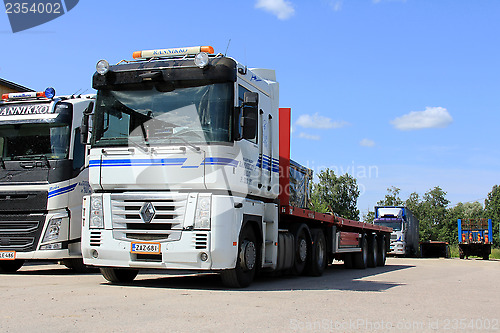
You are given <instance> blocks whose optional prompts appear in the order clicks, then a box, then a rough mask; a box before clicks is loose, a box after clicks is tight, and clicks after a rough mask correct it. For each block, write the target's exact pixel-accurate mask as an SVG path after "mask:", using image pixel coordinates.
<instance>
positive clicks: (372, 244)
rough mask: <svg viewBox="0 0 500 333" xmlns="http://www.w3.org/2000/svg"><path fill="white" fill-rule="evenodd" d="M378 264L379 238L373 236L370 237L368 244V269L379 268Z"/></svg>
mask: <svg viewBox="0 0 500 333" xmlns="http://www.w3.org/2000/svg"><path fill="white" fill-rule="evenodd" d="M377 262H378V244H377V236H375V235H373V236H371V237H370V241H369V242H368V267H371V268H373V267H377Z"/></svg>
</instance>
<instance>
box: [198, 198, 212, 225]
mask: <svg viewBox="0 0 500 333" xmlns="http://www.w3.org/2000/svg"><path fill="white" fill-rule="evenodd" d="M211 206H212V199H211V197H210V195H208V196H207V195H201V194H200V196H199V197H198V202H197V204H196V215H195V218H194V229H198V230H200V229H201V230H210V208H211Z"/></svg>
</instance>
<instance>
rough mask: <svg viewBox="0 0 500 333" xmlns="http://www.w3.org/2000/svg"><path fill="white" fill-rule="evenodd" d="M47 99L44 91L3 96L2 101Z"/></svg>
mask: <svg viewBox="0 0 500 333" xmlns="http://www.w3.org/2000/svg"><path fill="white" fill-rule="evenodd" d="M40 97H45V93H44V92H43V91H38V92H17V93H10V94H3V95H2V99H3V100H6V99H27V98H40Z"/></svg>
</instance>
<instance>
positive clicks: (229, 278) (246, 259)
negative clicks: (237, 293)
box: [220, 225, 259, 288]
mask: <svg viewBox="0 0 500 333" xmlns="http://www.w3.org/2000/svg"><path fill="white" fill-rule="evenodd" d="M258 258H259V255H258V244H257V239H256V237H255V233H254V231H253V230H252V228H251V227H250V226H249V225H247V226H245V228H244V229H243V230H242V231H241V233H240V239H239V248H238V259H237V260H236V267H235V268H233V269H227V270H224V271H222V272H221V275H220V276H221V278H222V283H223V284H224V285H225V286H226V287H231V288H245V287H248V286H249V285H250V283H252V281H253V279H254V277H255V272H256V271H257V265H258Z"/></svg>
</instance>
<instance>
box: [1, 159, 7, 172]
mask: <svg viewBox="0 0 500 333" xmlns="http://www.w3.org/2000/svg"><path fill="white" fill-rule="evenodd" d="M0 162H1V163H2V167H3V168H4V169H7V168H6V167H5V161H4V159H3V157H2V156H0Z"/></svg>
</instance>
